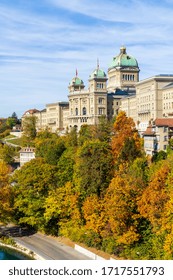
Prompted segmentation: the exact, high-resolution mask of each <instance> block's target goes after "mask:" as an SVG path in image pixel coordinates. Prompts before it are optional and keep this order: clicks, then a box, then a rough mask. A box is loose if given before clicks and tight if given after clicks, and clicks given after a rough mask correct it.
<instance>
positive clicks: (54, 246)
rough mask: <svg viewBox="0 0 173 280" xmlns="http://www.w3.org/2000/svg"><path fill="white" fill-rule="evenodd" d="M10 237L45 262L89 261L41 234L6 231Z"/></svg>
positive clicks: (18, 230) (13, 230)
mask: <svg viewBox="0 0 173 280" xmlns="http://www.w3.org/2000/svg"><path fill="white" fill-rule="evenodd" d="M5 231H6V232H7V233H8V235H9V236H12V237H13V239H14V240H15V241H16V242H17V243H19V244H20V245H22V246H24V247H26V248H27V249H29V250H31V251H33V252H35V253H36V254H38V255H39V256H41V257H42V258H43V259H45V260H89V259H90V258H88V257H87V256H85V255H83V254H81V253H79V252H77V251H76V250H74V249H73V248H72V247H69V246H67V245H65V244H63V243H61V242H59V241H57V239H56V238H53V237H51V236H46V235H44V234H40V233H34V232H28V231H24V230H23V229H22V231H20V228H19V227H11V228H8V229H5Z"/></svg>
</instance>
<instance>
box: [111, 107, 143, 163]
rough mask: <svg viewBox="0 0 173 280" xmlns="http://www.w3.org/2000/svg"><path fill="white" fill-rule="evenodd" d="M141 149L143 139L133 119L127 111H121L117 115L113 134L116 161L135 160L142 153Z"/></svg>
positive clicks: (113, 150) (113, 149)
mask: <svg viewBox="0 0 173 280" xmlns="http://www.w3.org/2000/svg"><path fill="white" fill-rule="evenodd" d="M141 151H142V150H141V140H140V137H139V135H138V132H137V130H136V128H135V123H134V121H133V119H132V118H128V117H127V116H126V114H125V112H120V113H119V114H118V116H117V117H116V121H115V123H114V135H113V136H112V152H113V157H114V162H115V163H116V164H120V163H121V162H129V161H133V160H134V159H135V158H137V157H139V156H140V155H141Z"/></svg>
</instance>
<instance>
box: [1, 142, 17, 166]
mask: <svg viewBox="0 0 173 280" xmlns="http://www.w3.org/2000/svg"><path fill="white" fill-rule="evenodd" d="M15 154H16V151H15V148H14V147H11V146H9V145H1V144H0V160H3V161H4V162H5V163H7V164H11V163H12V162H14V156H15Z"/></svg>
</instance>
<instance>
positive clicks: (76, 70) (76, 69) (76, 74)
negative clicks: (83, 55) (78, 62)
mask: <svg viewBox="0 0 173 280" xmlns="http://www.w3.org/2000/svg"><path fill="white" fill-rule="evenodd" d="M77 76H78V71H77V68H76V77H77Z"/></svg>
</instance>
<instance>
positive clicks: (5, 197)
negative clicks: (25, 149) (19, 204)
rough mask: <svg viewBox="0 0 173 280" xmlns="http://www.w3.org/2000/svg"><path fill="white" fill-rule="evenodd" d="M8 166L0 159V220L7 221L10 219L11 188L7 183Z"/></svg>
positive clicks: (11, 211)
mask: <svg viewBox="0 0 173 280" xmlns="http://www.w3.org/2000/svg"><path fill="white" fill-rule="evenodd" d="M9 174H10V168H9V167H8V166H7V165H6V163H5V162H3V161H0V222H3V223H7V222H9V221H10V220H11V219H12V213H13V209H12V189H11V187H10V185H9Z"/></svg>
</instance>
